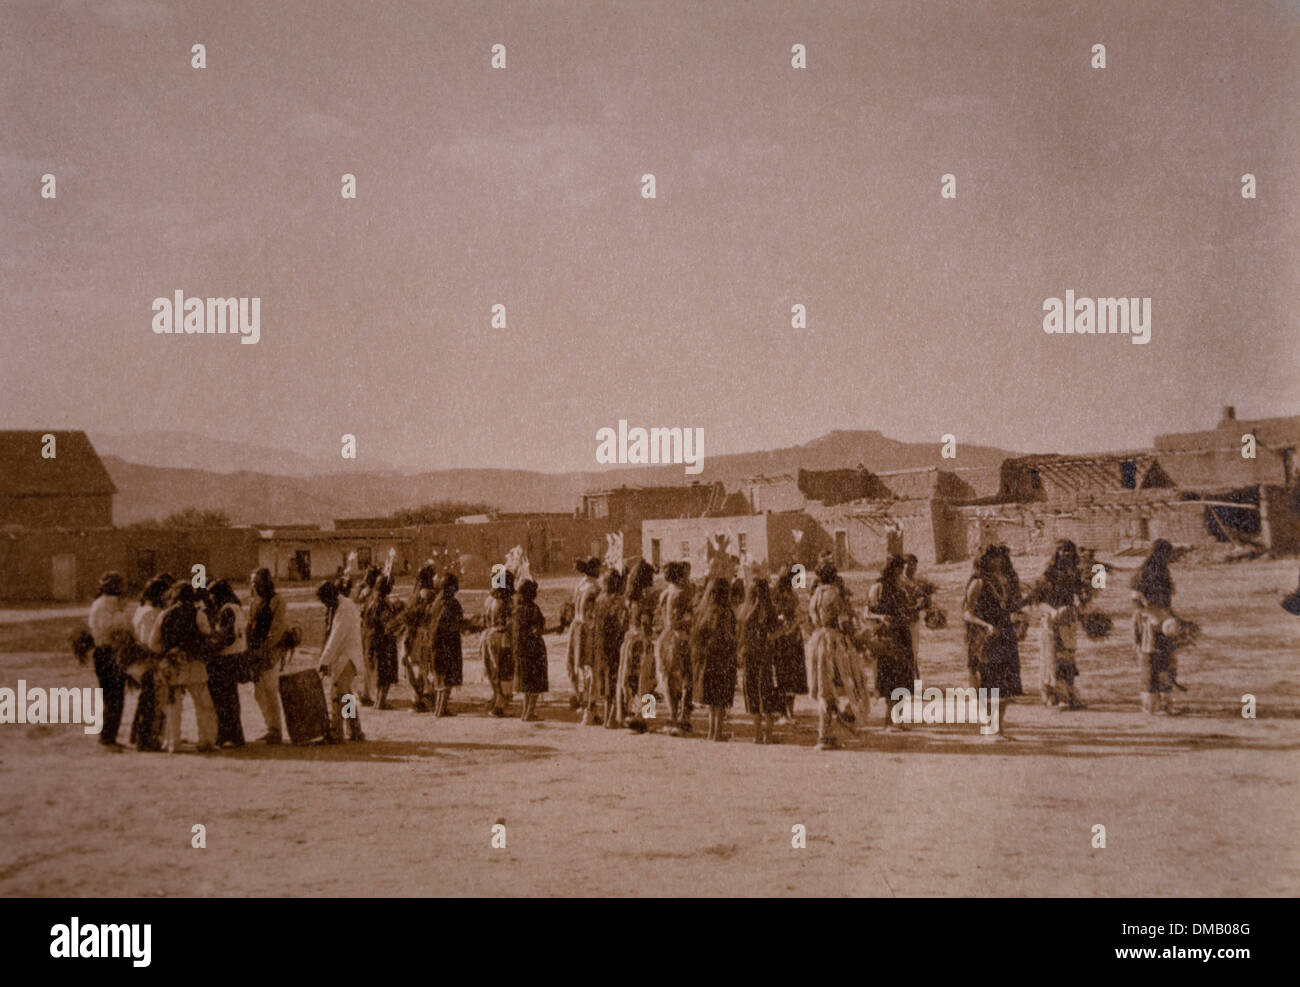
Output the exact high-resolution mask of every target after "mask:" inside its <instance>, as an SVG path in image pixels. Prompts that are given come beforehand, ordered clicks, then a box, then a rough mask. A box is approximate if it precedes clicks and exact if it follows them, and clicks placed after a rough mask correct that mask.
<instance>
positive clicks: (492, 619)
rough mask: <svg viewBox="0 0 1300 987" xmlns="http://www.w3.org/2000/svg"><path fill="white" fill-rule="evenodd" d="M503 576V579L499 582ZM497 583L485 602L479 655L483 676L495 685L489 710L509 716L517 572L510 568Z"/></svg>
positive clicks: (512, 687)
mask: <svg viewBox="0 0 1300 987" xmlns="http://www.w3.org/2000/svg"><path fill="white" fill-rule="evenodd" d="M498 579H499V582H498ZM493 582H494V585H493V587H492V590H491V592H489V593H488V595H487V598H486V599H485V600H484V601H483V633H482V634H481V635H479V657H480V658H481V659H482V660H483V677H484V678H485V679H486V680H487V683H488V685H490V686H491V687H492V699H491V700H490V702H489V703H488V711H489V712H490V713H491V714H492V715H493V716H505V715H506V710H507V709H508V708H509V706H510V700H511V698H512V696H511V692H512V690H513V689H514V681H515V659H514V652H513V651H512V649H511V642H510V623H511V620H510V611H511V599H512V597H513V596H514V595H515V574H514V573H513V572H510V571H508V570H506V571H504V572H502V573H501V575H500V576H499V577H498V576H494V577H493Z"/></svg>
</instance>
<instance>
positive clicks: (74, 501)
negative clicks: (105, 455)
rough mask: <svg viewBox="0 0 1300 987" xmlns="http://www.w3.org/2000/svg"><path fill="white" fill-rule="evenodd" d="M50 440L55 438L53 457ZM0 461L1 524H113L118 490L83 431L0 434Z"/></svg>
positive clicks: (34, 525)
mask: <svg viewBox="0 0 1300 987" xmlns="http://www.w3.org/2000/svg"><path fill="white" fill-rule="evenodd" d="M46 436H52V437H53V449H52V451H53V453H54V454H53V456H52V457H51V458H49V459H46V458H44V456H43V455H42V452H43V451H44V450H45V449H46V448H48V447H49V443H48V440H47V439H46V438H45V437H46ZM0 463H2V464H3V465H4V468H3V470H0V526H4V525H21V526H22V527H24V528H110V527H112V526H113V495H114V494H116V493H117V488H116V487H115V486H113V481H112V479H111V478H110V477H109V475H108V470H107V469H105V468H104V464H103V462H102V461H101V460H100V458H99V454H98V453H97V452H95V447H94V446H92V445H91V444H90V439H88V438H87V437H86V433H85V432H82V431H72V432H59V431H39V430H32V431H3V432H0Z"/></svg>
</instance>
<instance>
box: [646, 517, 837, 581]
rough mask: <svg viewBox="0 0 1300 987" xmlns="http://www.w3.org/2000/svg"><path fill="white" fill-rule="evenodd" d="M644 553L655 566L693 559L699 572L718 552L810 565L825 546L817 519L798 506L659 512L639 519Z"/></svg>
mask: <svg viewBox="0 0 1300 987" xmlns="http://www.w3.org/2000/svg"><path fill="white" fill-rule="evenodd" d="M641 545H642V548H643V550H642V557H643V558H644V559H645V560H646V561H647V562H649V563H650V564H651V565H653V566H655V567H662V566H663V565H665V564H666V563H668V562H689V563H690V564H691V571H692V573H693V574H695V575H697V576H698V575H702V574H703V573H705V572H707V571H708V569H709V562H710V560H711V559H712V558H713V556H714V555H715V554H716V553H718V552H724V553H726V554H727V555H732V556H735V557H736V558H742V559H747V560H749V561H753V562H759V563H762V564H764V565H766V566H767V567H768V569H769V570H770V571H775V570H776V569H778V568H781V567H783V566H788V565H792V564H793V563H796V562H800V563H803V564H804V565H806V566H809V567H811V566H812V564H813V563H814V562H815V561H816V559H817V556H818V555H819V553H820V552H821V551H822V550H823V549H825V548H826V547H827V545H826V542H825V539H824V536H823V535H822V533H821V532H820V530H819V529H818V525H817V522H816V521H815V520H814V519H813V518H811V517H809V516H808V515H807V514H804V513H802V512H798V511H787V512H784V513H780V514H777V513H771V514H738V515H732V516H730V517H710V518H657V519H651V520H647V521H642V522H641Z"/></svg>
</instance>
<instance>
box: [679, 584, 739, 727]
mask: <svg viewBox="0 0 1300 987" xmlns="http://www.w3.org/2000/svg"><path fill="white" fill-rule="evenodd" d="M705 601H706V602H705V605H704V608H703V610H701V611H700V613H699V614H698V615H697V616H696V618H695V622H694V626H693V627H692V628H691V639H690V640H691V667H692V671H693V673H694V680H695V696H696V698H698V699H699V700H700V702H701V703H703V704H704V705H706V706H708V707H709V732H708V737H709V739H710V740H715V741H722V740H726V739H727V738H726V736H725V735H724V734H723V730H722V728H723V725H724V723H725V721H726V715H727V710H728V709H730V708H731V704H732V703H733V702H735V699H736V612H735V610H733V609H732V607H731V582H730V581H729V580H727V579H715V580H713V581H712V582H711V583H710V584H709V587H708V589H707V591H706V597H705Z"/></svg>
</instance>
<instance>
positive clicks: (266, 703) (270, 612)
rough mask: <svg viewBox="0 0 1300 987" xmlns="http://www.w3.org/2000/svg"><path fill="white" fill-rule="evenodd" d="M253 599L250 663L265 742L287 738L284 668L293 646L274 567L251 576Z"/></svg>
mask: <svg viewBox="0 0 1300 987" xmlns="http://www.w3.org/2000/svg"><path fill="white" fill-rule="evenodd" d="M250 585H251V588H252V591H253V603H252V607H251V609H250V612H249V615H248V664H249V670H250V672H251V674H252V675H253V698H254V699H255V700H257V708H258V709H259V710H261V712H262V720H263V721H264V722H265V723H266V733H265V735H263V736H262V738H261V739H262V742H263V743H267V744H278V743H280V742H281V741H282V740H283V731H284V716H283V714H282V713H281V712H280V670H281V668H282V667H283V665H284V660H285V657H286V656H287V655H288V652H289V649H288V648H287V647H286V646H285V645H284V640H285V635H286V634H287V633H288V631H289V621H288V617H287V616H286V613H285V608H284V600H283V599H282V598H281V596H280V594H279V593H277V592H276V591H275V583H274V582H273V581H272V579H271V570H270V569H267V568H261V569H258V570H256V571H255V572H254V573H253V575H252V578H251V580H250Z"/></svg>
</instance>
